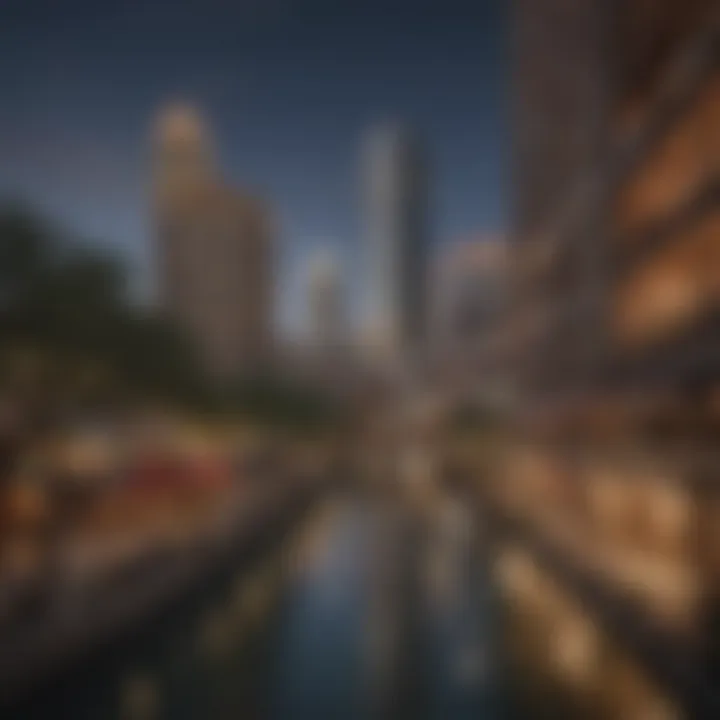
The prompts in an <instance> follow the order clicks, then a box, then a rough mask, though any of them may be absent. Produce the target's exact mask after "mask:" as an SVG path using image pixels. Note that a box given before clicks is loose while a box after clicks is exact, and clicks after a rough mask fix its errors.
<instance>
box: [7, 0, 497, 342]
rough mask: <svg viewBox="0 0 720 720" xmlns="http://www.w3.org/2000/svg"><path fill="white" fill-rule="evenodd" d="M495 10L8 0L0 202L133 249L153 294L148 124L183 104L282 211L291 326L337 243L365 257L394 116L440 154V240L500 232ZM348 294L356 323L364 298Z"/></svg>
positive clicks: (240, 173)
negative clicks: (378, 167) (366, 193)
mask: <svg viewBox="0 0 720 720" xmlns="http://www.w3.org/2000/svg"><path fill="white" fill-rule="evenodd" d="M501 5H502V4H501V3H498V2H479V3H466V2H450V3H448V4H447V5H446V6H443V8H442V12H439V11H438V8H437V5H435V4H424V3H407V2H403V1H401V0H397V1H391V2H389V3H379V2H368V3H364V4H362V6H361V5H360V4H356V3H343V4H342V6H343V7H342V8H341V9H340V8H337V7H336V6H335V5H334V4H330V3H325V2H308V3H303V4H302V6H300V5H298V4H294V3H283V2H272V3H263V4H258V3H252V4H242V5H241V6H240V7H235V6H234V5H230V4H228V3H224V2H220V0H209V2H204V3H198V2H195V1H194V0H190V1H188V2H182V3H168V2H164V1H161V2H154V3H151V5H150V7H142V6H141V5H140V4H139V3H132V2H131V3H120V2H116V1H115V0H110V1H109V2H107V3H104V4H103V6H102V8H100V7H95V6H94V5H93V4H91V3H89V2H87V1H86V0H71V1H70V2H69V3H64V4H63V6H62V7H57V6H56V5H55V4H53V3H49V2H47V0H31V1H30V2H24V3H19V2H15V1H14V0H10V2H9V3H7V4H6V5H5V8H4V17H3V26H2V28H0V82H2V86H3V89H4V98H3V100H4V102H3V107H2V111H0V156H1V157H2V158H3V163H2V166H1V167H0V195H2V196H8V195H9V196H13V197H20V198H22V199H25V200H27V201H28V202H30V203H32V204H33V205H37V206H38V207H39V208H40V210H42V211H44V212H47V213H48V215H49V216H50V217H51V218H57V219H58V220H59V221H60V222H61V223H62V224H63V225H65V226H67V227H68V228H71V229H77V230H78V231H79V232H80V233H82V234H84V235H86V236H87V237H88V238H90V240H91V241H93V242H97V243H100V244H102V245H103V246H108V247H109V248H110V249H113V250H117V251H119V252H121V253H122V255H124V256H125V257H127V258H129V260H130V261H131V263H132V265H133V267H134V269H135V272H134V284H135V288H136V291H137V295H138V296H139V297H141V298H144V297H147V296H148V294H149V291H150V287H151V284H150V282H149V280H150V277H151V274H150V267H151V264H150V253H149V247H150V240H151V228H150V222H149V209H148V207H147V202H146V199H145V198H146V197H147V187H146V186H145V180H144V177H145V174H146V170H147V166H148V160H149V158H148V154H149V146H150V142H149V137H148V132H147V125H148V121H149V119H150V118H152V116H153V115H154V113H155V111H156V110H157V108H158V107H159V106H161V105H162V104H164V103H165V102H166V101H167V100H173V99H175V98H177V99H181V100H187V101H188V102H191V103H193V104H195V105H197V106H198V107H200V108H201V109H202V110H203V112H204V113H205V114H206V115H207V117H208V118H209V119H210V122H211V123H212V125H213V127H214V129H215V134H216V136H217V138H218V141H219V143H220V144H221V146H222V147H223V148H224V157H223V165H224V166H225V167H226V168H227V170H228V174H229V176H230V180H231V181H233V182H235V181H245V180H247V181H248V182H249V183H250V185H251V187H252V189H253V190H257V191H258V192H259V193H260V194H262V195H264V196H266V197H268V198H270V199H271V200H272V202H273V203H274V205H275V206H276V207H277V209H278V226H279V238H278V240H279V244H280V247H279V254H280V263H281V267H280V272H281V280H280V284H281V285H282V287H283V288H284V290H283V294H282V297H281V298H280V299H279V300H280V305H281V309H280V323H281V326H282V327H283V328H288V327H289V328H292V329H297V327H298V323H299V322H301V321H302V318H301V317H300V315H299V314H298V313H297V307H298V306H299V305H300V303H298V302H297V299H298V296H297V293H298V291H299V286H300V285H301V283H300V282H299V281H298V279H297V278H295V277H294V274H295V273H296V272H297V268H298V267H299V266H300V265H301V264H302V259H303V258H304V257H305V256H306V255H307V253H308V252H310V251H311V250H312V248H313V247H314V246H316V245H317V244H318V243H323V244H328V243H329V244H332V245H334V247H335V252H336V255H337V256H338V258H339V261H340V264H341V265H343V266H352V265H353V264H354V263H355V262H357V261H358V260H359V259H360V258H361V257H362V252H363V247H362V228H361V223H360V218H359V211H358V204H359V203H358V195H359V193H360V178H359V172H358V166H359V162H360V159H359V155H360V143H361V139H362V136H363V134H364V132H365V130H366V129H367V128H368V127H369V126H371V125H373V124H375V123H376V122H382V121H383V120H385V119H396V118H397V119H398V120H401V121H403V122H405V123H407V124H408V125H410V126H412V127H414V128H417V129H418V131H419V132H420V133H421V134H422V136H423V137H424V139H425V140H426V142H427V145H428V147H429V148H430V149H431V152H432V156H433V159H434V163H435V167H436V177H437V182H436V186H437V202H436V204H437V207H436V209H435V210H436V212H435V218H436V222H437V228H436V233H435V235H436V237H438V238H440V239H444V238H449V237H453V236H457V235H458V234H463V233H467V232H469V231H474V230H476V229H488V230H496V229H502V228H503V227H504V226H505V225H506V222H505V215H506V210H505V200H504V197H505V194H504V176H505V169H504V168H505V164H506V163H505V156H504V153H505V136H506V133H507V131H506V128H505V124H504V118H505V109H504V102H505V98H504V91H503V87H502V86H503V80H504V73H505V58H504V54H505V31H504V26H505V21H504V18H503V17H502V10H501ZM69 18H72V22H69V20H68V19H69ZM78 19H79V20H78ZM348 291H349V305H350V306H351V311H352V314H353V315H355V314H356V308H357V307H358V305H359V303H360V298H359V295H360V288H359V287H358V283H357V282H355V284H354V285H352V286H351V287H349V289H348Z"/></svg>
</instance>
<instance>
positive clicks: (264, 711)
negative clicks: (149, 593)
mask: <svg viewBox="0 0 720 720" xmlns="http://www.w3.org/2000/svg"><path fill="white" fill-rule="evenodd" d="M452 512H453V510H452V508H450V509H449V510H448V512H447V513H446V515H447V517H446V518H445V520H444V521H440V522H439V523H437V525H433V526H432V527H430V528H428V527H424V526H423V527H421V526H419V525H418V524H417V522H416V521H415V520H414V519H413V518H411V517H409V516H408V513H406V512H405V511H404V510H403V509H402V508H400V507H395V506H392V505H390V506H388V504H387V503H380V502H378V500H377V499H373V498H370V497H367V496H365V495H363V494H361V493H350V492H345V493H340V494H338V495H337V496H335V497H333V498H332V499H330V500H327V501H325V502H323V504H322V506H321V507H319V508H317V509H316V510H315V511H313V513H312V516H311V517H310V518H306V520H305V522H304V523H302V527H300V528H298V529H296V530H295V531H294V533H293V534H292V537H290V538H288V539H286V541H285V543H284V544H283V546H282V547H278V548H275V549H274V550H273V551H272V552H269V553H267V554H266V555H265V556H264V557H263V558H261V559H260V560H258V561H257V562H256V563H255V564H254V565H253V566H252V567H251V568H247V567H243V568H242V571H240V570H226V571H224V572H223V573H219V574H218V575H217V576H216V577H214V578H212V579H211V580H210V581H209V582H208V583H207V584H206V586H204V587H203V588H201V589H199V590H198V592H196V593H195V594H194V595H193V596H191V597H188V598H186V599H184V600H183V602H182V603H179V604H178V606H177V607H174V608H173V609H172V611H170V612H168V613H166V614H164V615H163V616H162V617H161V618H158V619H157V620H156V621H155V622H154V623H153V624H152V626H149V627H145V628H142V629H139V630H138V632H137V635H136V636H134V637H129V638H126V639H125V640H124V642H123V644H122V647H116V648H113V649H112V651H107V652H106V653H105V655H104V656H103V657H102V658H99V659H97V660H96V661H95V662H93V663H91V664H89V665H86V666H85V667H83V668H79V669H78V670H77V671H76V672H74V673H73V674H72V675H71V676H68V677H65V678H63V679H62V680H59V681H58V682H57V683H56V684H55V686H54V687H50V688H47V689H46V690H45V691H44V692H43V693H42V694H39V695H38V696H36V697H34V698H32V700H31V701H30V702H28V703H27V704H26V706H25V707H23V708H22V709H20V710H18V714H17V717H18V718H29V719H30V718H32V720H42V719H44V718H50V717H59V716H60V717H70V718H73V720H107V719H112V718H117V720H154V719H155V718H167V719H168V720H185V719H187V720H207V719H215V718H218V719H219V720H223V719H224V718H240V717H242V718H249V719H252V718H260V719H261V720H265V719H267V720H297V719H298V718H300V719H302V718H314V719H317V720H324V719H325V718H327V719H328V720H330V719H333V718H342V719H343V720H355V719H357V720H363V719H364V718H372V719H373V720H374V719H375V718H376V717H393V718H400V717H413V718H428V720H430V719H434V718H437V719H438V720H440V719H441V718H442V719H445V718H447V719H448V720H453V719H454V718H457V720H464V719H465V718H470V717H472V718H478V717H481V718H488V720H492V719H493V718H498V717H502V713H501V708H502V698H501V697H500V693H499V683H498V672H497V663H496V658H495V652H496V651H495V647H496V642H495V638H494V637H493V633H494V632H495V628H496V626H497V623H496V622H494V606H493V594H492V588H491V585H490V583H489V581H488V573H487V571H486V569H485V564H484V561H483V557H482V556H483V553H482V547H481V545H480V543H479V542H478V537H477V533H476V530H475V528H474V526H473V523H472V520H471V519H470V520H468V519H467V518H466V521H467V522H466V524H465V530H466V532H465V533H464V534H463V533H457V532H454V531H453V527H454V526H455V525H457V523H458V519H457V518H455V519H453V517H452ZM439 515H442V512H439Z"/></svg>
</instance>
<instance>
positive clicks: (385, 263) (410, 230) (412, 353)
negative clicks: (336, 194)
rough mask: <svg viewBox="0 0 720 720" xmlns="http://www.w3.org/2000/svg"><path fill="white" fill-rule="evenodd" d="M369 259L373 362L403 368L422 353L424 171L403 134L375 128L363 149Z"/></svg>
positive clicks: (425, 226) (425, 241) (420, 157)
mask: <svg viewBox="0 0 720 720" xmlns="http://www.w3.org/2000/svg"><path fill="white" fill-rule="evenodd" d="M364 160H365V168H364V170H365V172H366V177H365V181H366V196H365V202H366V206H365V217H366V223H367V227H366V232H367V243H368V251H369V257H370V268H369V270H370V280H369V285H368V291H369V303H368V308H367V313H368V316H367V318H366V320H367V322H368V324H369V328H368V329H369V332H370V341H371V343H372V346H373V351H374V354H375V355H376V357H378V358H379V359H381V360H382V361H383V362H387V363H390V364H391V365H393V366H401V367H407V365H408V362H409V361H411V360H415V359H417V358H418V357H419V356H420V355H421V353H422V352H423V350H424V342H425V334H426V324H427V323H426V315H427V308H426V306H427V292H426V265H427V255H428V218H427V213H428V188H427V167H426V164H425V160H424V158H423V154H422V151H421V147H420V146H419V144H418V142H417V140H416V139H415V138H414V137H413V136H412V135H411V134H410V133H409V132H408V131H407V130H406V129H404V128H401V127H383V128H378V129H377V130H375V131H374V132H372V133H371V135H370V136H369V138H368V141H367V145H366V147H365V157H364Z"/></svg>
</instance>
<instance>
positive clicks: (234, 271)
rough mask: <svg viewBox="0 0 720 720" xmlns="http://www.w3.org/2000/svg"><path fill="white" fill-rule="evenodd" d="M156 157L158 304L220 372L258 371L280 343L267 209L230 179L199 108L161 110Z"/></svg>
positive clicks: (226, 374) (212, 369) (233, 374)
mask: <svg viewBox="0 0 720 720" xmlns="http://www.w3.org/2000/svg"><path fill="white" fill-rule="evenodd" d="M155 151H156V157H155V197H154V213H155V215H154V219H155V232H156V255H157V263H158V268H157V269H158V285H159V293H160V302H161V304H162V306H163V308H164V309H165V311H166V312H167V314H168V316H169V317H171V318H172V319H173V320H175V321H176V322H177V323H178V325H179V326H180V327H182V328H183V329H185V330H186V331H187V332H188V333H189V335H190V336H191V337H192V339H193V340H194V341H195V342H196V344H197V347H198V349H199V352H200V355H201V357H202V359H203V361H204V364H205V367H206V369H207V370H208V371H209V372H210V373H211V374H212V375H213V376H215V377H216V378H218V379H231V378H233V377H236V376H238V375H242V374H245V373H252V372H255V371H257V370H259V369H260V368H262V367H263V364H264V363H265V362H266V361H267V360H268V357H269V354H270V352H271V346H272V309H273V308H272V306H273V303H272V294H273V257H272V237H271V228H270V218H269V214H268V211H267V209H266V208H265V207H264V206H263V204H262V203H261V202H259V201H258V200H256V199H255V198H253V197H251V196H249V195H247V194H246V193H243V192H239V191H237V190H235V189H231V188H229V187H227V186H226V185H225V184H224V183H223V182H222V180H221V179H220V177H219V173H218V170H217V168H216V166H215V163H214V160H213V155H212V148H211V142H210V139H209V137H208V134H207V131H206V129H205V126H204V124H203V122H202V121H201V119H200V118H199V117H198V116H197V114H196V113H195V112H194V111H193V110H192V109H188V108H171V109H169V110H167V111H165V112H163V113H162V114H161V116H160V118H159V120H158V123H157V127H156V137H155Z"/></svg>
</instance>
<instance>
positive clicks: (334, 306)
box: [308, 252, 346, 357]
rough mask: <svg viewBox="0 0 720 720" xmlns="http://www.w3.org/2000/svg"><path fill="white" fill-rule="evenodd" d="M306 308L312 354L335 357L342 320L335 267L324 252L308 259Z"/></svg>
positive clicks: (342, 339)
mask: <svg viewBox="0 0 720 720" xmlns="http://www.w3.org/2000/svg"><path fill="white" fill-rule="evenodd" d="M308 304H309V311H310V324H311V335H312V343H313V345H314V346H315V349H316V351H317V352H319V353H321V354H323V355H329V356H331V357H337V355H338V353H339V351H340V350H341V349H342V346H343V345H344V344H345V341H346V338H345V317H344V307H343V297H342V286H341V283H340V276H339V273H338V267H337V264H336V263H335V262H334V259H333V257H332V255H330V254H329V253H327V252H322V253H320V254H318V255H316V256H315V257H313V259H312V263H311V265H310V273H309V277H308Z"/></svg>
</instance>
